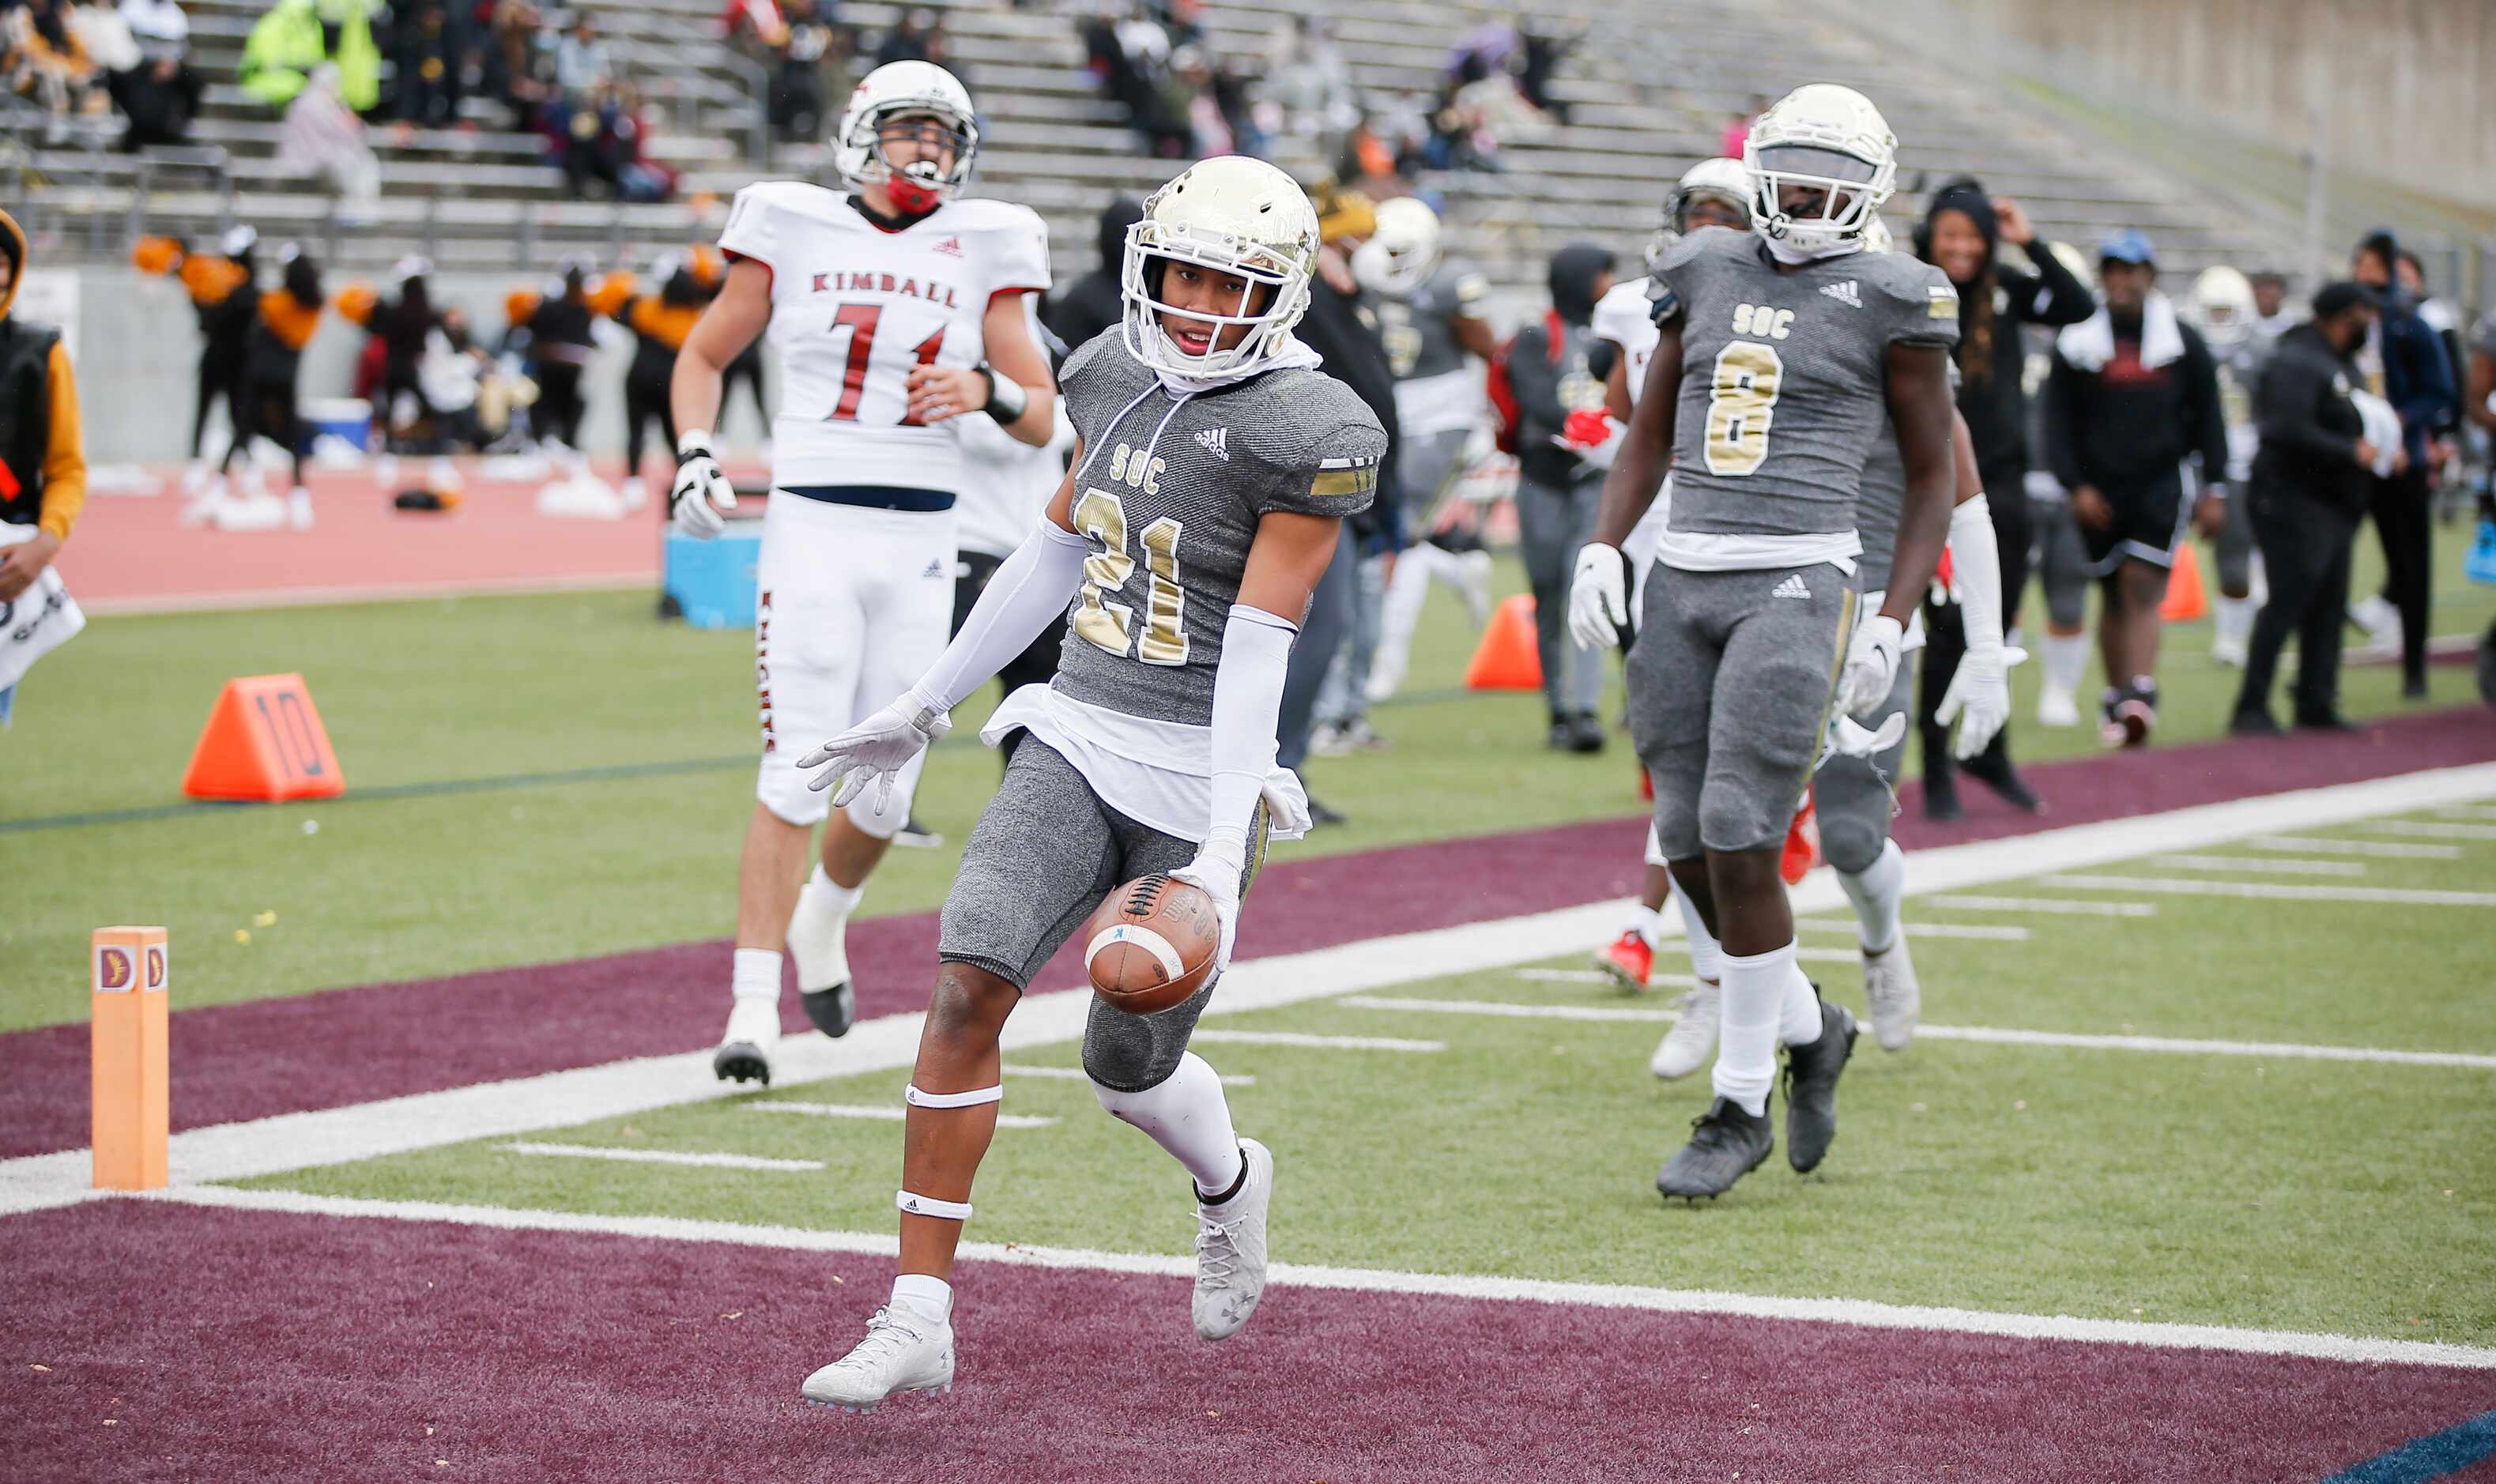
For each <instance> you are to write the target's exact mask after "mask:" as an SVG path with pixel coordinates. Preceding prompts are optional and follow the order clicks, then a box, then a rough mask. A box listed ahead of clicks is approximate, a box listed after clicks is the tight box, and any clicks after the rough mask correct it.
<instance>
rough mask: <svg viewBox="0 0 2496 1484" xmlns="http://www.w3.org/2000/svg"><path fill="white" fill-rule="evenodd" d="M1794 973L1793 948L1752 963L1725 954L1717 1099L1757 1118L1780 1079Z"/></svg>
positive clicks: (1761, 955) (1760, 956) (1754, 958)
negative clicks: (1782, 1030) (1780, 1042)
mask: <svg viewBox="0 0 2496 1484" xmlns="http://www.w3.org/2000/svg"><path fill="white" fill-rule="evenodd" d="M1793 976H1794V944H1793V943H1787V944H1786V945H1785V946H1784V947H1782V948H1771V949H1769V950H1768V951H1767V952H1765V953H1755V954H1753V955H1751V956H1750V957H1748V958H1744V957H1741V956H1739V955H1737V954H1732V953H1728V954H1726V955H1725V1010H1724V1018H1723V1019H1722V1020H1720V1021H1718V1022H1717V1032H1716V1071H1715V1074H1714V1076H1713V1078H1712V1079H1711V1080H1712V1081H1713V1082H1714V1084H1715V1088H1716V1096H1717V1097H1719V1098H1732V1100H1733V1101H1734V1102H1736V1103H1739V1104H1740V1105H1741V1108H1742V1111H1743V1112H1745V1113H1748V1114H1750V1115H1751V1116H1753V1117H1754V1118H1756V1117H1758V1116H1760V1115H1761V1114H1763V1113H1765V1112H1766V1111H1767V1109H1768V1088H1769V1087H1770V1086H1771V1085H1772V1084H1774V1083H1775V1081H1776V1080H1777V1032H1778V1030H1779V1027H1780V1023H1781V1021H1782V1020H1783V1012H1784V1008H1785V1001H1786V992H1787V990H1788V989H1789V988H1791V987H1792V986H1791V984H1790V982H1789V981H1790V980H1791V979H1792V978H1793Z"/></svg>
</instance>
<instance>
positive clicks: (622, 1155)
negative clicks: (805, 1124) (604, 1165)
mask: <svg viewBox="0 0 2496 1484" xmlns="http://www.w3.org/2000/svg"><path fill="white" fill-rule="evenodd" d="M502 1148H503V1152H504V1153H505V1154H514V1155H545V1156H548V1157H550V1158H554V1159H619V1160H622V1161H623V1162H625V1163H627V1164H694V1165H701V1166H702V1167H704V1168H709V1169H724V1170H819V1169H822V1168H823V1167H824V1161H823V1160H821V1159H764V1157H762V1156H761V1155H704V1154H694V1153H692V1152H690V1151H686V1150H680V1149H613V1148H608V1147H607V1146H605V1145H600V1144H528V1143H520V1144H505V1145H504V1146H502Z"/></svg>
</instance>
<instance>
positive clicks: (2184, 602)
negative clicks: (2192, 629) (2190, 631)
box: [2158, 541, 2210, 624]
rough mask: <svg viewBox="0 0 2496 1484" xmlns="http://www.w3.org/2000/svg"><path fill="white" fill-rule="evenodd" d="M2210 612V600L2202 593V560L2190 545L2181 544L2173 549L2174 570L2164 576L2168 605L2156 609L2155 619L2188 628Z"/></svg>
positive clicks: (2187, 542)
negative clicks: (2187, 626) (2183, 625)
mask: <svg viewBox="0 0 2496 1484" xmlns="http://www.w3.org/2000/svg"><path fill="white" fill-rule="evenodd" d="M2209 611H2210V597H2209V595H2208V594H2207V593H2204V592H2202V591H2201V559H2200V557H2199V556H2197V555H2196V554H2195V553H2194V550H2193V543H2192V542H2191V541H2183V542H2180V543H2178V544H2177V546H2176V547H2175V566H2174V568H2173V569H2172V570H2171V571H2169V572H2168V573H2167V601H2166V602H2164V603H2160V604H2159V605H2158V616H2159V617H2160V618H2163V619H2165V620H2167V622H2168V623H2170V624H2189V623H2191V622H2192V621H2193V620H2195V619H2197V618H2200V616H2202V615H2203V614H2205V613H2207V612H2209Z"/></svg>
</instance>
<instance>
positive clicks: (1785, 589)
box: [1768, 289, 1828, 598]
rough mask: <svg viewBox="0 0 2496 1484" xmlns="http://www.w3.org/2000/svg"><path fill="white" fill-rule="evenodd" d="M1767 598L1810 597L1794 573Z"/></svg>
mask: <svg viewBox="0 0 2496 1484" xmlns="http://www.w3.org/2000/svg"><path fill="white" fill-rule="evenodd" d="M1821 292H1822V293H1823V294H1825V293H1827V292H1828V291H1827V290H1825V289H1824V290H1822V291H1821ZM1768 596H1769V597H1771V598H1808V597H1810V596H1811V589H1810V588H1807V587H1805V586H1803V585H1802V573H1800V572H1794V573H1792V574H1791V575H1789V576H1788V577H1787V578H1786V580H1784V581H1783V582H1780V583H1778V584H1777V585H1776V588H1775V590H1774V591H1773V592H1771V593H1770V594H1769V595H1768Z"/></svg>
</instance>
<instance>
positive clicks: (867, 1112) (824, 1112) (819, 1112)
mask: <svg viewBox="0 0 2496 1484" xmlns="http://www.w3.org/2000/svg"><path fill="white" fill-rule="evenodd" d="M745 1111H746V1112H748V1113H798V1114H803V1115H804V1116H806V1117H808V1118H863V1119H868V1120H871V1121H873V1122H876V1123H884V1124H897V1123H900V1122H901V1121H902V1120H903V1119H905V1118H907V1117H909V1116H910V1113H909V1110H908V1109H906V1108H904V1107H903V1106H902V1105H901V1104H899V1103H897V1102H781V1101H778V1100H777V1099H774V1100H771V1101H766V1102H749V1103H747V1104H746V1105H745ZM1056 1122H1057V1120H1056V1119H1054V1118H1044V1117H1040V1116H1037V1115H1034V1114H1030V1113H1000V1114H998V1115H997V1127H998V1128H1048V1127H1050V1126H1051V1125H1054V1124H1055V1123H1056Z"/></svg>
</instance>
